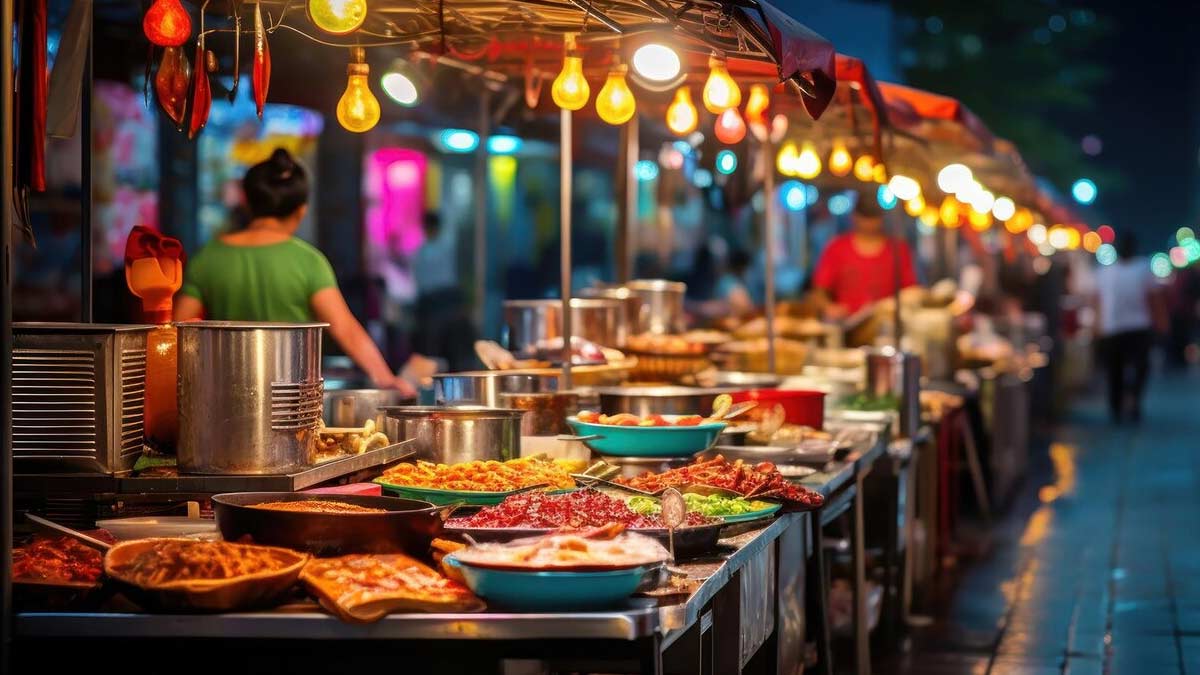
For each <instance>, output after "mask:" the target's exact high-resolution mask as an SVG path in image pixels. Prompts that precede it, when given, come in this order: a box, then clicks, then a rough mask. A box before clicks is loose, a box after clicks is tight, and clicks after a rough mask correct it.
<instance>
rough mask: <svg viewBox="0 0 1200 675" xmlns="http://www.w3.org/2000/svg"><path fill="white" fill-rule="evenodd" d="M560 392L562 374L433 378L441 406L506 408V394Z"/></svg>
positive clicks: (485, 372)
mask: <svg viewBox="0 0 1200 675" xmlns="http://www.w3.org/2000/svg"><path fill="white" fill-rule="evenodd" d="M557 390H558V375H529V374H514V373H506V372H504V371H502V370H477V371H469V372H463V373H445V374H442V375H434V376H433V398H434V401H436V402H437V404H438V405H481V406H484V407H486V408H502V407H504V402H503V401H502V400H501V396H502V395H503V394H536V393H541V392H552V391H557Z"/></svg>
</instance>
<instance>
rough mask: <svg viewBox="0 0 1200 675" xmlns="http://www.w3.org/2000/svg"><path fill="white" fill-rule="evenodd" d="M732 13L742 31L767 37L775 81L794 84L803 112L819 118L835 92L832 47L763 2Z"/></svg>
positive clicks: (834, 62)
mask: <svg viewBox="0 0 1200 675" xmlns="http://www.w3.org/2000/svg"><path fill="white" fill-rule="evenodd" d="M735 12H737V14H738V15H739V16H740V17H741V19H742V21H741V24H742V25H743V27H745V28H747V29H748V30H752V31H760V32H761V34H765V35H766V36H768V37H769V40H770V43H769V51H770V53H771V56H772V57H773V59H774V61H775V63H776V64H777V65H778V67H779V79H780V80H781V81H782V80H795V81H797V82H798V83H799V84H800V85H801V89H802V91H803V92H804V95H803V98H804V108H805V109H806V110H807V111H808V114H809V115H811V116H812V118H813V119H817V118H819V117H820V116H821V113H823V112H825V108H826V107H828V106H829V102H830V101H831V100H832V99H833V94H834V92H835V91H836V90H837V65H836V55H837V54H836V52H835V51H834V48H833V44H832V43H830V42H829V41H828V40H826V39H825V38H823V37H821V36H820V35H818V34H817V33H815V32H814V31H812V30H811V29H809V28H808V27H806V26H805V25H803V24H801V23H800V22H799V21H797V20H795V19H793V18H792V17H791V16H789V15H788V14H787V13H786V12H784V11H783V10H781V9H779V8H777V7H775V6H774V5H772V4H771V3H769V2H767V1H766V0H758V1H757V2H756V3H754V4H752V5H748V6H742V5H739V6H737V7H736V8H735Z"/></svg>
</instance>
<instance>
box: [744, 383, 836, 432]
mask: <svg viewBox="0 0 1200 675" xmlns="http://www.w3.org/2000/svg"><path fill="white" fill-rule="evenodd" d="M742 401H758V407H757V408H754V409H753V410H751V411H750V412H748V413H747V414H746V416H747V418H749V419H759V418H760V417H762V414H763V412H765V411H766V410H769V409H770V408H772V407H773V406H774V405H775V404H777V403H778V404H779V405H781V406H783V413H784V418H783V421H784V422H786V423H787V424H799V425H802V426H806V427H812V428H813V429H820V428H822V427H823V426H824V424H825V392H823V391H805V390H788V389H750V390H748V391H738V392H734V393H733V402H734V403H741V402H742Z"/></svg>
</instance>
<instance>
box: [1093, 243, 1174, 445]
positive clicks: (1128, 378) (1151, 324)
mask: <svg viewBox="0 0 1200 675" xmlns="http://www.w3.org/2000/svg"><path fill="white" fill-rule="evenodd" d="M1136 252H1137V240H1136V238H1135V237H1134V235H1133V234H1132V233H1128V232H1127V233H1124V234H1122V235H1121V237H1120V239H1118V241H1117V261H1116V262H1115V263H1113V264H1112V265H1108V266H1101V267H1100V269H1098V270H1097V271H1096V300H1097V308H1096V311H1097V325H1098V326H1099V335H1100V345H1099V347H1100V355H1101V357H1102V359H1103V360H1104V364H1105V370H1106V371H1107V376H1108V406H1109V412H1110V413H1111V415H1112V419H1113V422H1115V423H1118V424H1119V423H1121V422H1122V421H1124V420H1125V419H1126V415H1128V419H1130V420H1132V421H1133V422H1135V423H1136V422H1139V421H1141V417H1142V392H1143V390H1144V389H1145V386H1146V378H1147V375H1148V374H1149V370H1150V347H1151V346H1152V345H1153V342H1154V328H1155V326H1156V325H1157V321H1156V319H1158V318H1159V317H1160V313H1161V311H1162V309H1161V298H1160V297H1159V296H1160V293H1159V292H1158V287H1157V284H1156V282H1155V280H1154V276H1153V274H1152V273H1151V272H1150V264H1149V262H1147V261H1146V259H1145V258H1143V257H1140V256H1138V255H1136Z"/></svg>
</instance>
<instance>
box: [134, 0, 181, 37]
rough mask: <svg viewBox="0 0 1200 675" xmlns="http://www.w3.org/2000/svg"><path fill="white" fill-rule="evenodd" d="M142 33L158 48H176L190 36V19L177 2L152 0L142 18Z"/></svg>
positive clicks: (172, 0)
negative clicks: (152, 2)
mask: <svg viewBox="0 0 1200 675" xmlns="http://www.w3.org/2000/svg"><path fill="white" fill-rule="evenodd" d="M142 32H144V33H145V34H146V39H148V40H150V42H152V43H153V44H155V45H158V46H159V47H178V46H180V45H182V44H183V43H184V42H187V39H188V38H189V37H191V35H192V17H191V16H189V15H188V13H187V10H186V9H184V8H183V5H181V4H180V3H179V0H154V4H153V5H150V9H148V10H146V16H144V17H142Z"/></svg>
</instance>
